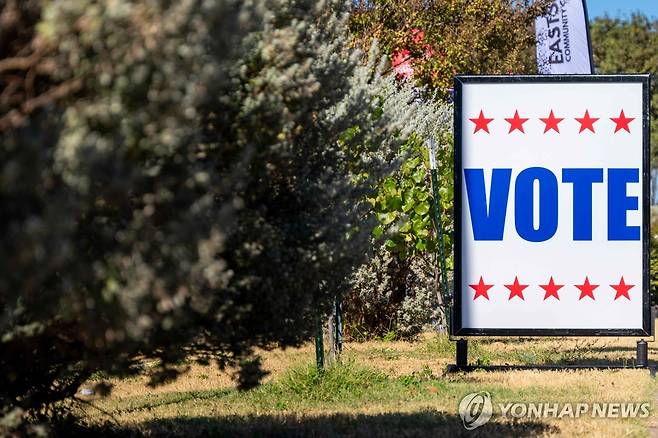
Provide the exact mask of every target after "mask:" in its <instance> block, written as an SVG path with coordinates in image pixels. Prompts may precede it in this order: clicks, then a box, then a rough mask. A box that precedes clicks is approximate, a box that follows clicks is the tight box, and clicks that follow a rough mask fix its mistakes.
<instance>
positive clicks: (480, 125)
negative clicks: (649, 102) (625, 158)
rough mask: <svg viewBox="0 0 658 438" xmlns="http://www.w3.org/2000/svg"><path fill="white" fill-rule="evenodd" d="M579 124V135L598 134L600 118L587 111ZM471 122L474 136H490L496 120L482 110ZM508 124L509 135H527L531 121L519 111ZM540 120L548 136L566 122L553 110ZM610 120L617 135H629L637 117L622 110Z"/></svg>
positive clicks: (577, 119)
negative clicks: (486, 115) (473, 125)
mask: <svg viewBox="0 0 658 438" xmlns="http://www.w3.org/2000/svg"><path fill="white" fill-rule="evenodd" d="M574 119H575V120H576V121H577V122H578V123H580V131H578V133H582V132H583V131H586V130H587V131H591V132H594V133H595V132H596V131H595V130H594V123H596V122H597V121H598V120H599V118H598V117H591V116H590V115H589V110H586V111H585V115H584V116H583V117H575V118H574ZM468 120H470V121H471V122H473V123H474V124H475V128H474V129H473V134H475V133H476V132H478V131H484V132H486V133H487V134H490V132H489V123H491V122H492V121H493V120H494V119H493V118H487V117H485V116H484V112H483V111H482V110H480V115H479V116H478V117H475V118H472V119H468ZM505 120H506V121H507V123H509V124H510V127H509V131H508V134H511V133H512V132H514V131H520V132H522V133H524V134H525V131H524V129H523V124H524V123H525V122H527V121H528V120H530V119H529V118H525V117H521V116H519V110H516V111H515V112H514V117H510V118H505ZM539 120H541V121H542V122H544V125H545V127H544V134H546V133H547V132H548V131H551V130H553V131H555V132H557V133H559V132H560V127H559V126H558V125H559V124H560V122H561V121H562V120H564V117H555V114H553V110H551V112H550V114H549V115H548V117H546V118H542V117H540V118H539ZM610 120H612V121H613V122H615V134H616V133H617V132H619V131H621V130H622V129H623V130H624V131H626V132H628V133H630V132H631V128H630V127H629V126H628V125H629V124H630V123H631V122H632V121H633V120H635V117H626V114H624V110H621V113H620V114H619V117H610Z"/></svg>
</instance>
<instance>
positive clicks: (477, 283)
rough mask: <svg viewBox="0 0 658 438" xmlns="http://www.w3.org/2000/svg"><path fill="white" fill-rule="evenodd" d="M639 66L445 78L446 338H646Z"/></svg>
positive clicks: (644, 147)
mask: <svg viewBox="0 0 658 438" xmlns="http://www.w3.org/2000/svg"><path fill="white" fill-rule="evenodd" d="M648 90H649V77H648V76H647V75H623V76H619V75H615V76H559V75H556V76H458V77H457V78H456V79H455V92H456V95H455V291H454V309H453V323H452V334H453V335H458V336H459V335H462V336H464V335H514V334H518V335H524V336H525V335H528V336H531V335H539V336H541V335H580V336H583V335H614V336H619V335H629V336H641V335H648V334H649V333H650V331H651V329H650V327H651V325H650V316H649V315H650V310H649V303H650V298H649V290H648V251H649V247H648V232H649V207H648V205H649V202H648V201H649V189H648V187H649V186H648V172H649V167H648V156H649V155H648V154H649V137H648V129H649V125H648V102H649V99H648Z"/></svg>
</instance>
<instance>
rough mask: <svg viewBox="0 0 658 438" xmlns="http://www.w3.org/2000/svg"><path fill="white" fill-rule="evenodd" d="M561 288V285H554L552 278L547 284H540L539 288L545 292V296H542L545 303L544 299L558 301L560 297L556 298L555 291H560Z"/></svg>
mask: <svg viewBox="0 0 658 438" xmlns="http://www.w3.org/2000/svg"><path fill="white" fill-rule="evenodd" d="M563 286H564V285H563V284H555V283H554V282H553V277H551V279H550V280H549V282H548V284H540V285H539V287H541V288H542V289H544V290H545V291H546V294H545V295H544V301H546V299H547V298H549V297H555V298H557V299H558V300H559V299H560V297H559V296H558V294H557V291H558V290H560V289H561V288H562V287H563Z"/></svg>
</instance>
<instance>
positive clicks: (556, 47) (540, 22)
mask: <svg viewBox="0 0 658 438" xmlns="http://www.w3.org/2000/svg"><path fill="white" fill-rule="evenodd" d="M535 32H536V37H537V69H538V71H539V73H540V74H591V73H594V66H593V65H592V56H591V48H590V41H589V28H588V23H587V7H586V5H585V0H554V1H553V2H552V3H551V4H550V6H549V7H548V9H547V11H546V14H544V15H542V16H540V17H537V20H536V21H535Z"/></svg>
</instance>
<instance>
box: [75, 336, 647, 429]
mask: <svg viewBox="0 0 658 438" xmlns="http://www.w3.org/2000/svg"><path fill="white" fill-rule="evenodd" d="M649 345H650V358H651V359H655V358H656V357H658V356H656V354H657V353H658V351H656V348H655V347H654V344H653V343H650V344H649ZM469 353H470V358H469V360H470V362H471V363H480V364H484V365H487V364H541V363H544V364H546V363H552V364H571V363H593V362H605V363H608V364H621V363H633V361H634V358H635V342H634V340H631V339H618V338H610V339H599V340H592V339H560V338H547V339H541V340H533V339H518V338H517V339H511V338H510V339H499V340H478V341H472V342H470V352H469ZM263 355H264V364H265V367H266V369H268V370H269V371H270V374H269V376H268V377H267V379H266V380H265V383H264V384H263V385H261V386H259V387H257V388H255V389H253V390H250V391H246V392H241V391H238V390H236V389H235V387H234V383H233V382H232V380H231V379H230V372H228V373H227V372H220V371H219V370H217V369H216V368H215V367H212V366H201V365H197V364H194V363H189V364H186V366H188V367H189V370H188V371H187V372H186V373H185V374H184V375H183V376H182V377H180V378H179V379H178V380H176V381H175V382H171V383H168V384H166V385H164V386H161V387H157V388H155V389H152V388H149V387H147V386H146V381H147V379H148V374H149V371H148V370H149V368H150V366H149V365H152V364H148V363H145V364H144V365H145V367H144V372H143V375H142V376H139V377H135V378H130V379H123V380H111V383H112V384H113V385H114V390H113V392H112V394H111V395H110V396H108V397H104V398H101V397H88V398H87V399H86V400H87V401H88V402H89V403H90V405H87V404H81V405H80V413H81V414H82V415H83V416H84V417H85V419H86V421H87V422H89V423H90V424H92V425H102V424H107V425H109V426H107V427H108V428H107V429H105V430H104V431H105V432H110V431H116V432H117V433H119V434H128V433H134V434H141V433H149V434H155V435H157V436H161V435H163V436H169V435H172V436H207V435H209V434H215V435H221V436H333V435H342V436H364V435H365V436H369V435H376V436H430V435H433V436H510V435H513V436H575V435H580V436H647V435H648V433H649V427H650V426H651V425H653V424H654V422H656V418H655V414H654V412H653V404H654V403H653V402H654V399H655V396H656V391H657V390H658V388H657V387H656V382H655V379H652V378H651V377H650V376H649V372H648V371H646V370H603V371H592V370H578V371H573V370H571V371H569V370H566V371H508V372H483V371H477V372H473V373H456V374H446V373H445V368H446V366H447V365H448V364H449V363H452V362H454V343H453V342H450V341H449V340H448V339H447V338H446V337H445V336H440V335H436V334H426V335H425V336H423V337H422V338H421V339H420V340H418V341H416V342H398V341H371V342H365V343H349V344H347V345H346V349H345V353H344V355H343V358H342V361H341V363H339V364H335V365H333V366H329V367H327V368H326V370H325V371H324V373H318V371H317V370H316V369H315V367H314V366H313V362H314V351H313V346H312V345H306V346H304V347H302V348H299V349H288V350H274V351H270V352H264V353H263ZM91 383H92V382H90V384H91ZM478 391H488V392H490V394H491V398H492V401H493V404H494V416H493V418H492V419H491V421H490V422H489V423H488V424H486V425H484V426H482V427H480V428H478V429H476V430H475V431H472V432H468V431H466V430H465V429H464V427H463V425H462V421H461V418H460V417H459V415H458V412H457V406H458V404H459V401H460V400H461V399H462V397H464V395H466V394H468V393H471V392H478ZM508 402H534V403H567V402H570V403H574V404H575V403H586V402H598V403H605V402H608V403H610V402H637V403H642V402H650V403H651V406H652V413H651V416H650V417H649V418H633V419H631V418H626V419H621V418H619V419H608V418H605V419H602V418H591V417H590V416H583V417H580V418H577V419H575V418H574V419H572V418H563V419H558V418H539V419H508V418H505V417H501V416H500V415H498V414H499V411H500V410H499V409H498V403H508ZM92 405H93V407H92Z"/></svg>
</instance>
